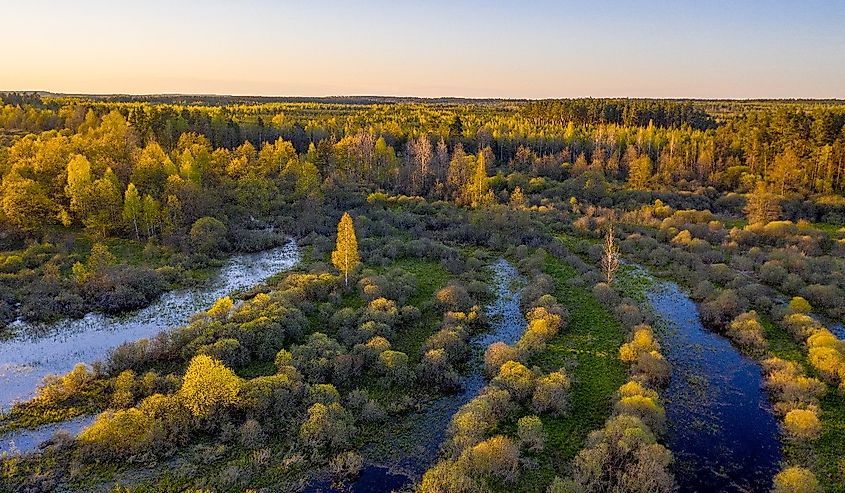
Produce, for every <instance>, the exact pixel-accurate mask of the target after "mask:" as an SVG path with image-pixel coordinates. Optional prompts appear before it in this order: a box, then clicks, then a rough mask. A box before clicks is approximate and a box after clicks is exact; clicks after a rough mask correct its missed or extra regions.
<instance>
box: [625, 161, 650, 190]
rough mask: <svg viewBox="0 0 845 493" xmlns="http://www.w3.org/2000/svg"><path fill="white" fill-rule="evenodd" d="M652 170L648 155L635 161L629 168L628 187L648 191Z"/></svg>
mask: <svg viewBox="0 0 845 493" xmlns="http://www.w3.org/2000/svg"><path fill="white" fill-rule="evenodd" d="M652 168H653V164H652V162H651V158H650V157H648V155H647V154H643V155H642V156H640V157H638V158H636V159H634V160H633V161H632V162H631V164H630V165H629V168H628V185H629V186H630V187H631V188H635V189H638V190H647V189H648V184H649V182H650V181H651V174H652Z"/></svg>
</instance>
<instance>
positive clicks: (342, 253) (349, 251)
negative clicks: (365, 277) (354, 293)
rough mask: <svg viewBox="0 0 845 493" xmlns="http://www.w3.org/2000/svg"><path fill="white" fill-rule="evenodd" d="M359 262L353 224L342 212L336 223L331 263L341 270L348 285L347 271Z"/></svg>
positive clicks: (350, 218)
mask: <svg viewBox="0 0 845 493" xmlns="http://www.w3.org/2000/svg"><path fill="white" fill-rule="evenodd" d="M360 263H361V257H360V256H359V254H358V239H357V238H355V226H354V225H353V224H352V217H350V216H349V213H348V212H344V213H343V217H341V218H340V222H339V223H338V224H337V243H336V246H335V250H334V251H333V252H332V264H334V266H335V267H337V269H338V270H339V271H341V272H343V276H344V281H345V283H346V285H347V286H349V272H350V271H352V270H354V269H355V268H356V267H357V266H358V264H360Z"/></svg>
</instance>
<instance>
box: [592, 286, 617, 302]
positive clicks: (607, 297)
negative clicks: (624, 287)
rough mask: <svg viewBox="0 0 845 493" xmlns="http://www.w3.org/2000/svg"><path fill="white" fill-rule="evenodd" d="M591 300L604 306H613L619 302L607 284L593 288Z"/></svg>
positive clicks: (614, 292)
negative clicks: (593, 299)
mask: <svg viewBox="0 0 845 493" xmlns="http://www.w3.org/2000/svg"><path fill="white" fill-rule="evenodd" d="M593 298H595V299H596V301H598V302H599V303H601V304H602V305H604V306H615V305H616V303H618V302H619V295H618V294H616V291H615V290H614V289H613V288H612V287H610V286H609V285H608V284H607V283H604V282H600V283H598V284H596V285H595V286H593Z"/></svg>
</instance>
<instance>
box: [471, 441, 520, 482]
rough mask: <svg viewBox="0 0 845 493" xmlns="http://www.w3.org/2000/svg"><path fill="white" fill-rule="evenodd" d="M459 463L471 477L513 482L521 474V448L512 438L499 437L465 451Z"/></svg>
mask: <svg viewBox="0 0 845 493" xmlns="http://www.w3.org/2000/svg"><path fill="white" fill-rule="evenodd" d="M458 462H459V463H461V464H465V466H464V467H465V468H466V469H467V471H469V473H470V475H473V476H481V477H489V476H492V477H498V478H501V479H503V480H505V481H512V480H514V479H516V476H517V474H518V473H519V448H518V447H517V446H516V444H514V443H513V441H512V440H511V439H510V438H508V437H505V436H502V435H497V436H494V437H492V438H488V439H487V440H484V441H483V442H481V443H478V444H476V445H474V446H473V447H472V448H470V449H468V450H466V451H464V453H463V454H461V457H460V459H459V460H458Z"/></svg>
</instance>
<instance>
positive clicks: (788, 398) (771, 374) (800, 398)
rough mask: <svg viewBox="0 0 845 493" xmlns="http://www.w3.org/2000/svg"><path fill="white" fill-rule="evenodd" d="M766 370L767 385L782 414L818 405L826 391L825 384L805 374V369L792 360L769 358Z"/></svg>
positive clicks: (766, 361)
mask: <svg viewBox="0 0 845 493" xmlns="http://www.w3.org/2000/svg"><path fill="white" fill-rule="evenodd" d="M763 369H764V370H765V372H766V380H765V385H766V388H767V389H768V390H769V392H771V393H772V394H773V397H774V400H775V401H776V402H775V405H774V408H775V411H777V412H778V413H779V414H781V415H785V414H786V413H787V412H789V411H791V410H792V409H796V408H808V407H812V406H816V405H818V399H819V398H820V397H821V396H822V395H824V393H825V390H826V388H825V385H824V384H823V383H822V382H820V381H819V380H817V379H815V378H810V377H807V376H805V375H804V370H803V369H802V368H801V367H800V366H799V365H797V364H796V363H794V362H792V361H786V360H783V359H780V358H769V359H767V360H764V361H763Z"/></svg>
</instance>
